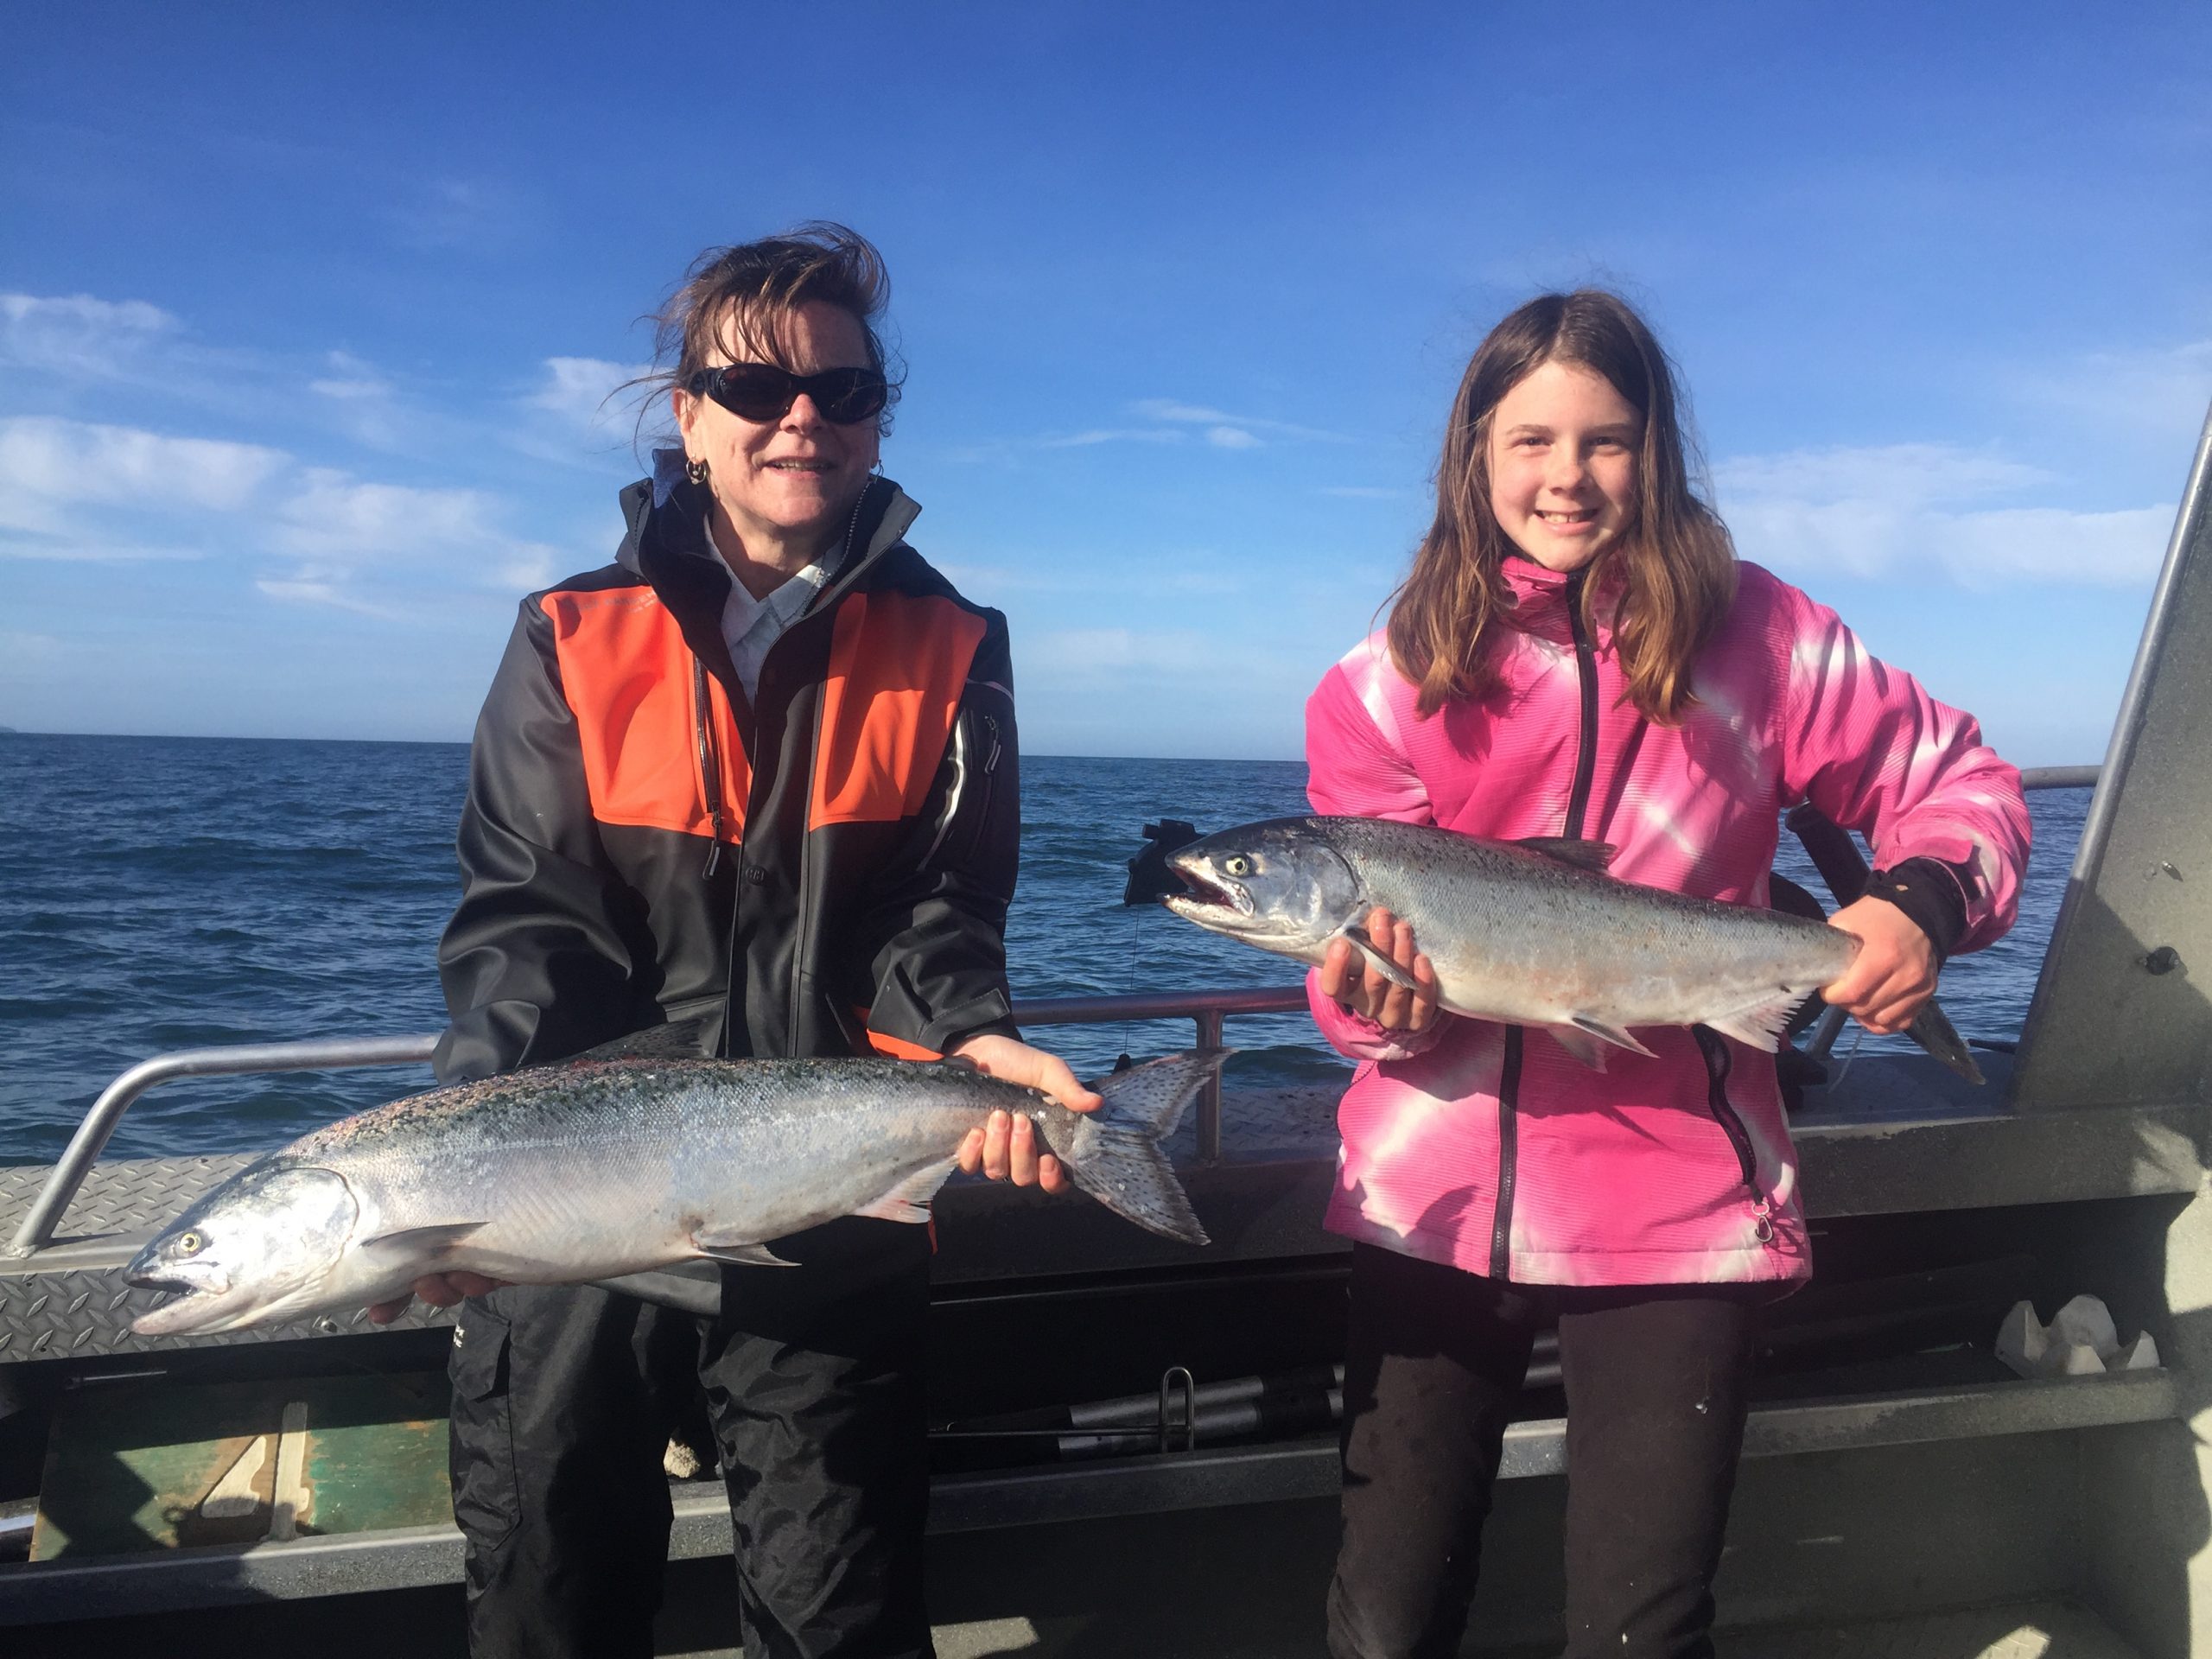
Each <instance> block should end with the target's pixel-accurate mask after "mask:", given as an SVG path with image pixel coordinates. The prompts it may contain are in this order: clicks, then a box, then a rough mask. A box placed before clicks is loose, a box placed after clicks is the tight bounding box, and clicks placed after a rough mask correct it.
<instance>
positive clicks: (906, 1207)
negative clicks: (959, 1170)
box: [853, 1158, 953, 1222]
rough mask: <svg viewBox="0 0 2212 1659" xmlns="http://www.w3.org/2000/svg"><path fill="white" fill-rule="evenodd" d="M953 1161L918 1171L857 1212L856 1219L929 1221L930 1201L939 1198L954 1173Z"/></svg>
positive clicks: (945, 1161) (932, 1165)
mask: <svg viewBox="0 0 2212 1659" xmlns="http://www.w3.org/2000/svg"><path fill="white" fill-rule="evenodd" d="M952 1165H953V1160H951V1159H950V1158H948V1159H946V1160H944V1162H943V1163H941V1164H931V1166H929V1167H928V1168H927V1169H921V1170H917V1171H915V1172H914V1173H912V1175H909V1176H908V1177H907V1178H906V1179H905V1180H903V1181H901V1182H899V1185H896V1186H894V1187H893V1188H892V1189H891V1190H890V1191H889V1192H887V1193H885V1194H884V1195H883V1196H882V1197H881V1198H878V1199H877V1200H876V1201H875V1202H874V1204H871V1205H868V1206H867V1207H866V1208H864V1209H860V1210H855V1211H853V1213H854V1214H855V1215H856V1216H869V1217H874V1219H875V1220H877V1221H907V1222H924V1221H927V1220H928V1219H929V1218H930V1200H931V1198H935V1197H937V1190H938V1188H939V1187H941V1186H943V1185H944V1183H945V1180H946V1178H947V1177H949V1176H950V1174H951V1173H952Z"/></svg>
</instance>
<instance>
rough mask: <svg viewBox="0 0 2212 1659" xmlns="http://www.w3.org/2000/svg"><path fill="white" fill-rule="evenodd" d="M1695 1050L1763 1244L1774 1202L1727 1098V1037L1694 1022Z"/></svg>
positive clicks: (1771, 1225)
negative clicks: (1762, 1188)
mask: <svg viewBox="0 0 2212 1659" xmlns="http://www.w3.org/2000/svg"><path fill="white" fill-rule="evenodd" d="M1691 1030H1692V1032H1693V1033H1694V1035H1695V1036H1696V1038H1697V1046H1698V1050H1699V1052H1700V1053H1702V1054H1703V1055H1704V1056H1705V1075H1706V1079H1707V1104H1708V1105H1710V1107H1711V1108H1712V1110H1713V1122H1716V1123H1718V1124H1719V1126H1720V1132H1721V1133H1722V1134H1723V1135H1726V1136H1727V1137H1728V1143H1729V1145H1731V1146H1732V1147H1735V1148H1736V1164H1737V1166H1738V1168H1739V1169H1741V1170H1742V1171H1743V1173H1744V1190H1745V1192H1749V1193H1750V1194H1751V1214H1752V1215H1753V1216H1754V1217H1757V1219H1758V1229H1757V1231H1756V1233H1755V1235H1754V1236H1756V1237H1757V1238H1758V1242H1759V1243H1762V1244H1765V1243H1770V1242H1771V1241H1772V1239H1773V1237H1774V1206H1773V1205H1772V1203H1771V1202H1770V1200H1769V1199H1768V1198H1767V1196H1766V1194H1765V1193H1764V1192H1760V1191H1759V1170H1758V1157H1757V1156H1756V1154H1753V1152H1752V1151H1751V1131H1750V1130H1749V1129H1747V1128H1745V1127H1744V1120H1743V1119H1742V1118H1741V1117H1739V1116H1737V1112H1736V1108H1735V1106H1734V1105H1733V1104H1732V1103H1731V1102H1730V1101H1729V1098H1728V1074H1729V1071H1730V1070H1731V1069H1732V1067H1733V1065H1734V1064H1735V1061H1734V1058H1733V1057H1732V1056H1731V1055H1730V1054H1729V1052H1728V1042H1727V1039H1726V1038H1724V1037H1722V1036H1721V1035H1720V1033H1719V1032H1716V1031H1709V1030H1707V1028H1706V1027H1703V1026H1694V1027H1691Z"/></svg>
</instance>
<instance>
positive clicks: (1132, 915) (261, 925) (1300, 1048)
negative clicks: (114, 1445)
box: [0, 734, 2088, 1164]
mask: <svg viewBox="0 0 2212 1659" xmlns="http://www.w3.org/2000/svg"><path fill="white" fill-rule="evenodd" d="M466 778H467V748H466V747H465V746H462V745H460V744H401V743H329V742H282V741H256V740H243V739H240V740H231V739H179V738H126V737H46V736H32V735H15V734H6V735H0V1164H5V1163H43V1162H48V1161H51V1160H53V1159H54V1157H55V1156H56V1155H57V1154H59V1153H60V1150H61V1148H62V1147H63V1146H64V1144H65V1143H66V1142H67V1139H68V1136H69V1134H70V1132H71V1131H72V1130H73V1128H74V1127H75V1125H76V1124H77V1122H78V1121H79V1119H80V1118H81V1117H82V1116H83V1115H84V1112H85V1109H86V1107H87V1106H89V1105H90V1104H91V1103H92V1100H93V1098H94V1097H95V1096H97V1095H98V1094H99V1090H101V1089H102V1088H103V1087H104V1086H105V1084H107V1083H108V1082H109V1081H110V1080H111V1078H112V1077H115V1075H116V1074H117V1073H118V1072H120V1071H123V1070H124V1068H125V1067H127V1066H129V1065H133V1064H135V1063H137V1061H139V1060H142V1059H144V1058H147V1057H149V1056H150V1055H153V1054H156V1053H160V1052H164V1051H166V1050H170V1049H177V1048H186V1047H195V1046H201V1045H205V1044H217V1043H245V1042H270V1041H281V1040H286V1039H297V1038H309V1037H326V1038H327V1037H359V1036H372V1035H399V1034H404V1033H416V1032H430V1031H435V1030H436V1029H437V1028H438V1027H440V1026H441V1025H442V1023H443V1020H444V1006H443V1002H442V999H441V998H440V995H439V992H438V985H437V976H436V971H435V949H436V944H437V937H438V932H439V930H440V928H441V927H442V925H444V921H445V918H446V914H447V912H448V910H449V909H450V908H451V906H452V904H453V901H454V896H455V894H456V893H457V891H458V884H459V877H458V874H457V873H456V871H455V868H454V858H453V833H454V824H455V823H456V821H457V820H458V818H459V816H460V811H461V795H462V791H463V788H464V785H465V783H466ZM1304 788H1305V768H1304V767H1303V766H1300V765H1297V764H1294V763H1287V762H1262V761H1208V760H1077V759H1067V758H1063V757H1055V756H1049V755H1046V756H1033V755H1027V756H1024V757H1023V760H1022V796H1023V812H1024V823H1023V826H1022V863H1021V880H1020V894H1019V896H1018V897H1017V899H1016V900H1015V903H1014V914H1013V917H1012V919H1011V922H1010V924H1009V928H1008V950H1009V957H1010V962H1011V972H1012V976H1013V981H1014V994H1015V995H1016V996H1017V997H1018V998H1020V997H1051V996H1077V995H1125V994H1131V993H1139V992H1154V991H1169V990H1179V989H1194V988H1216V987H1224V986H1253V985H1282V984H1289V983H1293V982H1295V980H1296V978H1297V976H1298V970H1297V969H1295V967H1294V965H1293V964H1291V963H1287V962H1285V961H1281V960H1280V959H1278V958H1274V957H1267V956H1263V955H1262V954H1261V953H1259V952H1257V951H1255V950H1249V949H1248V948H1246V947H1244V946H1242V945H1237V944H1232V943H1230V941H1228V940H1225V939H1222V938H1217V937H1215V936H1214V935H1211V934H1209V933H1206V932H1204V931H1201V930H1199V929H1198V928H1194V927H1192V926H1191V925H1188V924H1186V923H1184V922H1181V921H1179V920H1177V919H1176V918H1173V917H1172V916H1169V915H1168V914H1167V913H1166V912H1164V911H1162V910H1160V909H1159V908H1158V907H1156V906H1147V907H1146V908H1143V909H1141V910H1131V909H1127V908H1124V907H1123V906H1122V903H1121V895H1122V882H1123V880H1124V877H1125V875H1126V871H1125V868H1124V861H1126V860H1127V859H1128V857H1129V856H1130V855H1132V854H1134V853H1135V852H1136V851H1137V850H1138V849H1140V848H1141V845H1142V836H1141V826H1142V824H1143V823H1145V822H1146V821H1147V820H1156V819H1158V818H1160V817H1179V818H1185V819H1188V820H1190V821H1191V822H1192V823H1196V824H1197V825H1198V827H1199V828H1200V829H1220V828H1223V827H1224V826H1226V825H1229V824H1231V823H1243V822H1249V820H1252V819H1255V818H1262V817H1274V816H1278V815H1281V814H1286V813H1294V812H1300V811H1303V810H1305V797H1304ZM2030 799H2031V804H2032V806H2033V808H2034V812H2035V818H2036V839H2037V849H2036V856H2035V859H2034V861H2033V865H2032V867H2031V871H2030V875H2029V883H2028V891H2027V894H2026V900H2025V902H2024V905H2023V906H2022V915H2021V921H2020V925H2019V926H2018V928H2017V929H2015V930H2014V931H2013V932H2012V935H2011V936H2010V937H2008V938H2006V939H2005V940H2004V941H2002V942H2001V943H2000V944H1998V945H1997V946H1995V947H1993V949H1991V950H1986V951H1983V952H1980V953H1979V954H1977V955H1975V956H1973V957H1964V958H1961V960H1960V961H1959V962H1957V963H1953V964H1952V966H1951V967H1950V969H1948V970H1947V972H1946V974H1945V976H1944V982H1943V985H1944V988H1943V999H1944V1002H1945V1005H1946V1007H1948V1008H1949V1010H1950V1012H1951V1016H1952V1019H1953V1020H1954V1021H1955V1023H1956V1025H1957V1026H1958V1027H1959V1028H1960V1029H1961V1031H1962V1032H1964V1033H1967V1035H1968V1036H1973V1037H1995V1038H2009V1037H2014V1036H2017V1035H2018V1030H2019V1025H2020V1020H2021V1018H2022V1016H2023V1015H2024V1014H2025V1012H2026V1008H2027V1002H2028V998H2029V995H2030V994H2031V992H2032V990H2033V988H2034V985H2035V977H2036V974H2037V969H2038V966H2039V964H2040V963H2041V961H2042V957H2043V951H2044V945H2045V944H2047V942H2048V940H2049V937H2050V925H2051V922H2052V919H2053V918H2054V917H2055V915H2056V910H2057V904H2058V899H2059V896H2060V894H2061V893H2063V889H2064V886H2065V877H2066V870H2067V868H2068V866H2069V863H2070V862H2071V861H2072V858H2073V852H2074V844H2075V841H2076V840H2077V839H2078V837H2079V836H2080V832H2081V826H2082V816H2083V813H2084V812H2085V810H2087V807H2088V791H2086V790H2059V791H2043V792H2039V793H2037V795H2034V796H2031V798H2030ZM1795 853H1796V847H1795V844H1794V842H1790V841H1789V838H1788V837H1786V836H1785V837H1784V847H1783V858H1782V860H1781V868H1783V870H1784V872H1785V873H1786V874H1793V875H1794V876H1795V877H1796V879H1797V880H1800V881H1802V882H1803V883H1804V884H1805V885H1807V886H1808V887H1812V888H1813V889H1814V890H1815V892H1819V891H1822V889H1821V887H1820V883H1819V880H1818V878H1817V877H1816V876H1815V875H1814V874H1812V872H1811V870H1810V868H1809V866H1808V865H1807V864H1806V863H1805V862H1804V861H1803V860H1802V858H1801V857H1794V856H1792V855H1795ZM1030 1035H1031V1036H1032V1038H1033V1039H1034V1040H1037V1041H1039V1042H1040V1043H1043V1044H1045V1045H1046V1046H1051V1047H1053V1048H1056V1049H1058V1050H1059V1051H1060V1052H1063V1053H1065V1054H1066V1055H1067V1056H1068V1058H1070V1060H1071V1062H1073V1063H1074V1064H1075V1065H1076V1066H1077V1070H1078V1071H1083V1072H1085V1073H1091V1072H1096V1071H1102V1070H1103V1069H1105V1068H1106V1067H1107V1066H1109V1065H1111V1064H1112V1063H1113V1060H1114V1058H1115V1057H1116V1054H1118V1053H1120V1052H1125V1051H1126V1052H1133V1053H1135V1054H1137V1055H1139V1056H1140V1057H1141V1056H1143V1055H1146V1054H1147V1053H1157V1052H1166V1051H1167V1050H1169V1049H1173V1048H1177V1047H1182V1046H1187V1045H1188V1043H1189V1041H1190V1040H1191V1035H1192V1027H1191V1025H1190V1022H1189V1021H1187V1020H1180V1021H1164V1022H1153V1023H1147V1024H1142V1025H1115V1026H1099V1027H1039V1028H1038V1029H1036V1030H1035V1031H1033V1032H1032V1033H1030ZM1229 1040H1230V1042H1231V1043H1232V1044H1234V1045H1235V1046H1237V1047H1238V1049H1239V1050H1240V1052H1239V1053H1238V1055H1237V1056H1236V1058H1235V1059H1234V1060H1232V1061H1231V1062H1230V1066H1231V1071H1230V1078H1231V1082H1232V1084H1233V1083H1235V1082H1236V1081H1238V1080H1239V1079H1242V1080H1244V1081H1247V1082H1259V1081H1263V1080H1284V1081H1288V1080H1293V1079H1297V1078H1301V1077H1328V1076H1332V1075H1335V1074H1336V1068H1337V1066H1338V1061H1337V1060H1336V1058H1335V1057H1334V1056H1333V1055H1332V1053H1331V1052H1329V1051H1328V1050H1327V1049H1326V1048H1325V1047H1323V1046H1321V1045H1320V1043H1319V1040H1318V1039H1316V1038H1315V1037H1314V1035H1313V1028H1312V1026H1311V1024H1310V1022H1308V1020H1306V1017H1305V1016H1304V1015H1303V1014H1285V1015H1273V1016H1266V1017H1259V1018H1249V1019H1233V1020H1230V1022H1229ZM1849 1041H1850V1039H1849V1038H1848V1037H1847V1038H1846V1039H1845V1042H1846V1043H1847V1044H1848V1042H1849ZM1867 1046H1868V1048H1869V1049H1870V1050H1871V1049H1872V1048H1873V1047H1875V1046H1877V1042H1876V1039H1867ZM428 1076H429V1074H428V1071H427V1070H426V1069H425V1068H422V1067H407V1068H382V1069H378V1070H372V1071H338V1072H324V1073H315V1072H293V1073H287V1074H283V1075H281V1076H276V1077H232V1078H208V1079H196V1080H192V1081H188V1082H181V1083H175V1084H165V1085H163V1086H162V1087H160V1088H157V1089H156V1090H153V1091H151V1092H150V1093H149V1094H148V1095H146V1096H143V1097H142V1098H141V1099H140V1101H139V1102H138V1103H137V1105H136V1106H134V1107H133V1108H132V1109H131V1110H130V1114H129V1115H128V1116H126V1117H125V1118H124V1122H123V1124H122V1126H121V1128H119V1129H118V1132H117V1134H116V1136H115V1138H114V1140H113V1141H111V1142H110V1144H109V1148H108V1155H109V1156H115V1157H144V1156H153V1155H162V1154H180V1153H195V1152H215V1151H239V1150H251V1149H257V1148H264V1147H272V1146H275V1145H277V1144H279V1143H281V1142H282V1141H285V1140H288V1139H289V1138H290V1137H291V1136H293V1135H298V1134H300V1133H302V1131H304V1130H306V1129H308V1128H312V1127H314V1126H315V1124H318V1123H321V1122H327V1121H329V1120H330V1119H332V1118H334V1117H338V1116H343V1115H345V1114H346V1113H348V1112H352V1111H358V1110H359V1109H363V1108H365V1107H367V1106H371V1105H374V1104H376V1103H378V1102H380V1101H384V1100H388V1099H391V1098H392V1097H393V1096H397V1095H400V1094H404V1093H408V1092H411V1091H412V1090H415V1089H416V1088H420V1087H423V1086H424V1084H425V1083H426V1082H427V1079H428Z"/></svg>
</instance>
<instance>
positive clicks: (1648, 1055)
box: [1554, 1014, 1658, 1060]
mask: <svg viewBox="0 0 2212 1659" xmlns="http://www.w3.org/2000/svg"><path fill="white" fill-rule="evenodd" d="M1554 1029H1557V1027H1554ZM1568 1029H1569V1030H1571V1031H1575V1032H1579V1033H1582V1034H1583V1035H1584V1036H1585V1037H1593V1038H1595V1039H1597V1040H1598V1041H1599V1042H1601V1043H1611V1045H1612V1046H1614V1047H1615V1048H1624V1049H1626V1050H1628V1052H1630V1053H1631V1054H1641V1055H1643V1058H1645V1059H1647V1060H1650V1059H1656V1058H1658V1056H1656V1054H1654V1053H1653V1052H1651V1051H1650V1050H1649V1049H1648V1048H1646V1047H1645V1046H1643V1044H1642V1043H1639V1042H1637V1040H1636V1039H1635V1038H1633V1037H1631V1036H1630V1035H1629V1034H1628V1033H1626V1032H1625V1031H1623V1030H1622V1029H1621V1028H1620V1027H1618V1026H1609V1025H1607V1024H1606V1023H1605V1021H1604V1020H1592V1018H1591V1017H1590V1016H1589V1015H1588V1014H1576V1015H1575V1016H1574V1017H1573V1020H1571V1021H1570V1022H1569V1025H1568ZM1576 1058H1578V1059H1579V1058H1581V1057H1580V1055H1578V1056H1576Z"/></svg>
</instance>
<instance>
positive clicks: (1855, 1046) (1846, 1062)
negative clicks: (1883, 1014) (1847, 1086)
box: [1828, 1026, 1866, 1089]
mask: <svg viewBox="0 0 2212 1659" xmlns="http://www.w3.org/2000/svg"><path fill="white" fill-rule="evenodd" d="M1865 1041H1866V1027H1864V1026H1860V1027H1858V1028H1857V1029H1856V1030H1855V1031H1853V1033H1852V1035H1851V1052H1849V1053H1847V1054H1846V1055H1845V1056H1844V1057H1843V1064H1842V1065H1840V1066H1838V1067H1836V1070H1835V1076H1834V1078H1832V1079H1831V1080H1830V1081H1829V1084H1828V1087H1829V1088H1831V1089H1840V1088H1841V1087H1842V1086H1843V1080H1844V1077H1846V1076H1847V1074H1848V1073H1849V1072H1850V1071H1851V1063H1852V1062H1853V1060H1855V1059H1857V1058H1859V1044H1861V1043H1863V1042H1865Z"/></svg>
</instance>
